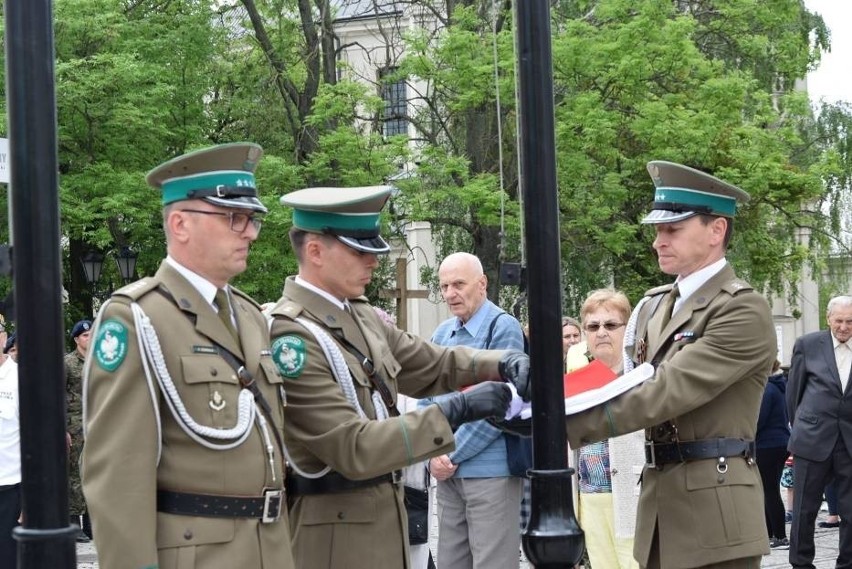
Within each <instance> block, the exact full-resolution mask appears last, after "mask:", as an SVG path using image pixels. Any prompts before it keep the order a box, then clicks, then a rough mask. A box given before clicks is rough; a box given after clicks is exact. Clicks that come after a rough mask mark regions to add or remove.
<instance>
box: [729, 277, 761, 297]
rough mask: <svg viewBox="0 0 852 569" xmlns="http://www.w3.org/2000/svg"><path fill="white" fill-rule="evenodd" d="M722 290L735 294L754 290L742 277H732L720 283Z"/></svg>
mask: <svg viewBox="0 0 852 569" xmlns="http://www.w3.org/2000/svg"><path fill="white" fill-rule="evenodd" d="M722 290H724V291H725V292H727V293H728V294H730V295H735V294H738V293H740V292H743V291H746V290H747V291H751V290H754V289H753V288H752V286H751V285H750V284H748V283H747V282H745V281H744V280H742V279H734V280H732V281H728V282H726V283H725V284H724V285H722Z"/></svg>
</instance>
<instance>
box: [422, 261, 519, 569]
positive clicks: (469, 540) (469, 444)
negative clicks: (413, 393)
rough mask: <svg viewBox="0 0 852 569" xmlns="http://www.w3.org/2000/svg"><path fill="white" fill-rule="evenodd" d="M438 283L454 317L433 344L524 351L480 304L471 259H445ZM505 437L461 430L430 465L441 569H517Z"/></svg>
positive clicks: (506, 317)
mask: <svg viewBox="0 0 852 569" xmlns="http://www.w3.org/2000/svg"><path fill="white" fill-rule="evenodd" d="M438 279H439V283H440V286H441V294H442V296H443V297H444V300H445V301H446V302H447V305H448V307H449V309H450V312H452V313H453V317H452V318H449V319H448V320H445V321H444V322H442V323H441V324H440V325H439V326H438V328H437V329H436V330H435V332H434V334H433V335H432V341H433V342H434V343H436V344H439V345H441V346H470V347H472V348H487V349H503V350H505V349H516V350H523V348H524V337H523V330H522V329H521V325H520V323H519V322H518V321H517V320H516V319H515V318H514V317H513V316H512V315H511V314H507V313H506V312H504V311H503V310H501V309H500V307H498V306H497V305H495V304H494V303H493V302H491V301H490V300H488V298H487V297H486V285H487V284H488V279H487V277H486V276H485V273H484V272H483V270H482V263H481V262H480V261H479V259H478V258H477V257H476V256H474V255H471V254H469V253H453V254H452V255H449V256H448V257H446V258H445V259H444V261H443V262H442V263H441V266H440V267H439V269H438ZM440 397H446V396H439V397H436V398H435V399H436V400H437V399H440ZM427 403H428V401H426V400H424V401H423V402H422V404H427ZM507 436H511V435H505V434H503V433H502V432H501V431H500V430H499V429H497V428H495V427H493V426H492V425H490V424H489V423H488V422H486V421H475V422H472V423H467V424H465V425H462V426H461V427H460V428H459V429H458V430H457V431H456V433H455V442H456V450H455V451H453V452H452V453H450V454H448V455H442V456H437V457H434V458H432V459H431V460H430V461H429V469H430V471H431V472H432V475H433V476H434V477H435V478H436V479H437V480H438V524H439V530H438V559H440V563H441V569H473V568H483V567H487V568H488V569H517V568H518V565H519V557H518V550H519V548H520V533H519V531H518V515H519V513H520V508H521V494H522V479H521V478H519V477H517V476H512V475H511V473H510V471H509V463H508V455H507V451H506V437H507Z"/></svg>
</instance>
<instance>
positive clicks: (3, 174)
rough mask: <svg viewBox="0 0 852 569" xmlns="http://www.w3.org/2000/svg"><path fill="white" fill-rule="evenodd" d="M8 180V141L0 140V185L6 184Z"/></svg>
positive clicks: (5, 139) (6, 139)
mask: <svg viewBox="0 0 852 569" xmlns="http://www.w3.org/2000/svg"><path fill="white" fill-rule="evenodd" d="M9 180H10V175H9V139H8V138H0V183H3V184H8V183H9Z"/></svg>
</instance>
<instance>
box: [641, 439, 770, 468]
mask: <svg viewBox="0 0 852 569" xmlns="http://www.w3.org/2000/svg"><path fill="white" fill-rule="evenodd" d="M754 454H755V446H754V441H750V440H746V439H731V438H718V439H704V440H700V441H681V442H676V443H655V442H654V441H645V465H646V466H649V467H652V468H653V467H656V466H659V465H661V464H670V463H674V462H687V461H690V460H701V459H705V458H721V457H725V458H729V457H735V456H742V457H744V458H753V457H754Z"/></svg>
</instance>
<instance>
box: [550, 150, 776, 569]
mask: <svg viewBox="0 0 852 569" xmlns="http://www.w3.org/2000/svg"><path fill="white" fill-rule="evenodd" d="M648 171H649V173H650V174H651V178H652V179H653V181H654V185H655V186H656V192H655V195H654V208H653V210H652V211H651V213H650V214H649V215H648V216H646V217H645V219H644V220H643V223H646V224H651V225H653V227H654V230H655V233H656V238H655V239H654V243H653V246H654V249H655V250H656V252H657V256H658V263H659V266H660V269H661V270H662V271H663V272H664V273H666V274H668V275H672V276H675V277H676V280H675V283H674V284H668V285H664V286H661V287H657V288H655V289H652V290H650V291H648V292H647V293H646V297H645V298H643V299H642V300H641V301H640V303H639V304H638V305H637V307H636V309H635V310H634V311H633V314H632V315H631V318H630V321H629V322H628V324H627V328H626V330H625V332H624V334H625V340H624V344H625V351H626V357H625V358H624V363H625V369H628V367H629V366H632V365H634V364H638V363H641V362H645V361H648V362H650V363H651V364H653V366H654V368H655V369H656V371H655V374H654V377H653V379H651V380H649V381H647V382H645V383H643V384H641V385H639V386H637V387H635V388H633V389H631V390H630V391H628V392H626V393H624V394H622V395H621V396H619V397H616V398H614V399H612V400H610V401H609V402H607V403H605V404H603V405H600V406H597V407H593V408H592V409H589V410H587V411H584V412H581V413H578V414H576V415H572V416H569V417H568V418H567V420H566V423H567V432H568V438H569V441H570V443H571V446H572V447H573V448H578V447H580V446H582V445H584V444H588V443H591V442H593V441H599V440H603V439H606V438H612V437H615V436H618V435H623V434H625V433H630V432H632V431H635V430H637V429H643V428H644V429H646V431H645V438H646V445H645V459H646V465H645V468H644V470H643V472H642V489H641V494H640V498H639V511H638V515H637V524H636V537H635V545H634V550H633V555H634V557H635V558H636V560H637V561H638V562H639V565H640V566H642V567H647V568H659V567H713V568H739V567H742V568H746V567H750V568H757V567H759V566H760V560H761V556H762V555H764V554H767V553H769V542H768V540H767V537H766V522H765V520H764V514H763V491H762V489H761V482H760V473H759V472H758V470H757V465H756V464H755V460H754V453H755V447H754V436H755V430H756V424H757V415H758V411H759V409H760V402H761V398H762V395H763V388H764V385H765V384H766V380H767V377H768V374H769V370H770V369H771V367H772V363H773V362H774V361H775V357H776V352H777V348H776V344H775V332H774V327H773V325H772V317H771V313H770V310H769V305H768V303H767V302H766V300H765V299H764V298H763V297H762V296H761V295H760V294H758V293H757V292H755V291H754V290H753V289H752V288H751V286H749V285H748V283H746V282H744V281H742V280H740V279H738V278H737V277H736V275H735V274H734V270H733V268H732V267H731V266H730V265H729V264H728V262H727V261H726V259H725V251H726V249H727V246H728V242H729V241H730V237H731V231H732V229H733V218H734V215H735V212H736V205H737V202H738V201H740V202H745V201H747V200H748V198H749V196H748V194H747V193H746V192H744V191H743V190H741V189H739V188H737V187H735V186H733V185H731V184H728V183H726V182H723V181H722V180H720V179H718V178H715V177H713V176H711V175H709V174H706V173H704V172H700V171H698V170H694V169H692V168H689V167H686V166H682V165H680V164H673V163H671V162H651V163H649V164H648ZM619 324H620V322H614V321H613V323H612V326H618V325H619ZM587 333H588V332H587Z"/></svg>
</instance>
